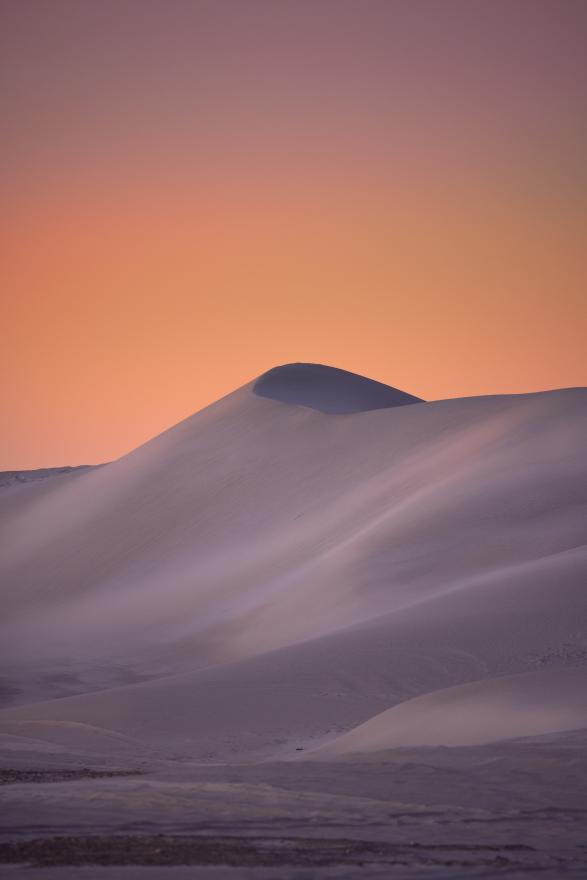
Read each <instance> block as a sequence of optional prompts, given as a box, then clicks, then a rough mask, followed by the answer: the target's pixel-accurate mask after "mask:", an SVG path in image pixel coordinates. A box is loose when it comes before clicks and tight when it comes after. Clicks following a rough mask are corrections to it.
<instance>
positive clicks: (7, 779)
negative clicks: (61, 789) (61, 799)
mask: <svg viewBox="0 0 587 880" xmlns="http://www.w3.org/2000/svg"><path fill="white" fill-rule="evenodd" d="M140 775H141V771H140V770H90V769H89V767H82V768H81V769H79V770H1V769H0V785H17V784H18V783H21V782H37V783H45V782H74V781H75V780H77V779H101V778H103V777H108V778H111V777H112V776H140Z"/></svg>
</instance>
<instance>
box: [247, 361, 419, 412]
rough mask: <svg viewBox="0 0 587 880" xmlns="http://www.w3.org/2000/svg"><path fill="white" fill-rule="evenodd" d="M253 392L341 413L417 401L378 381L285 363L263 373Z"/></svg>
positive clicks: (317, 366) (260, 395) (326, 369)
mask: <svg viewBox="0 0 587 880" xmlns="http://www.w3.org/2000/svg"><path fill="white" fill-rule="evenodd" d="M253 392H254V393H255V394H257V395H259V397H266V398H269V399H270V400H276V401H279V402H280V403H289V404H295V405H298V406H307V407H310V408H311V409H315V410H318V411H319V412H322V413H329V414H331V415H345V414H349V413H358V412H367V411H369V410H374V409H387V408H389V407H394V406H406V405H407V404H411V403H421V400H420V398H419V397H414V396H413V395H412V394H406V393H405V392H404V391H399V390H398V389H397V388H391V387H390V386H389V385H384V384H383V383H382V382H376V381H374V380H373V379H367V378H365V377H364V376H359V375H357V374H356V373H349V372H347V371H346V370H339V369H338V368H336V367H327V366H323V365H322V364H285V365H284V366H281V367H274V368H273V369H271V370H269V371H268V372H267V373H263V375H262V376H260V377H259V378H258V379H257V380H256V382H255V384H254V385H253Z"/></svg>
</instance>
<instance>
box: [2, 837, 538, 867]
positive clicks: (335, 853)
mask: <svg viewBox="0 0 587 880" xmlns="http://www.w3.org/2000/svg"><path fill="white" fill-rule="evenodd" d="M531 851H532V847H529V846H524V845H522V844H507V845H504V846H489V845H486V846H481V845H477V844H465V843H446V844H420V843H408V844H405V843H398V844H393V843H382V842H376V841H365V840H349V839H338V840H332V839H326V838H293V837H279V838H266V837H265V838H250V837H195V836H191V837H188V836H173V835H163V834H158V835H133V836H128V835H108V836H68V837H48V838H41V839H37V840H19V841H10V842H7V843H0V862H1V863H4V864H10V863H11V864H18V863H20V864H22V863H28V864H33V865H34V866H37V867H49V866H55V865H62V866H63V865H104V866H108V865H110V866H112V865H228V866H231V867H243V866H252V867H280V866H295V867H328V866H333V865H342V864H345V865H362V864H386V865H404V866H409V865H414V864H427V865H431V866H432V865H436V866H451V865H452V866H455V867H456V866H458V867H480V866H492V867H506V866H507V867H512V866H515V865H516V860H515V858H514V859H512V858H511V856H512V855H513V854H515V853H517V852H524V853H528V852H531Z"/></svg>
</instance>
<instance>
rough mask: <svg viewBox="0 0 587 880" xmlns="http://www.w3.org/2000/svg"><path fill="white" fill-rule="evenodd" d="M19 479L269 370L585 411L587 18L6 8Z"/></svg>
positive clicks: (88, 4) (202, 4) (7, 436)
mask: <svg viewBox="0 0 587 880" xmlns="http://www.w3.org/2000/svg"><path fill="white" fill-rule="evenodd" d="M0 19H1V20H0V34H1V35H0V59H1V60H0V71H1V73H0V81H1V95H0V101H1V120H2V122H1V125H2V138H1V141H0V152H1V154H2V156H1V158H2V161H1V163H0V178H1V180H0V184H1V187H2V192H3V209H2V212H1V214H0V226H1V229H0V247H1V251H2V254H1V264H0V265H1V268H0V280H1V286H0V290H1V297H2V310H1V315H2V318H3V320H2V344H1V346H0V371H1V372H0V375H1V376H2V382H1V387H0V414H1V419H2V430H1V432H0V469H20V468H33V467H48V466H58V465H65V464H72V465H73V464H79V463H95V462H100V461H107V460H111V459H113V458H116V457H118V456H120V455H122V454H124V453H125V452H127V451H129V450H130V449H132V448H133V447H135V446H137V445H138V444H140V443H142V442H144V441H145V440H147V439H149V438H150V437H152V436H154V435H155V434H157V433H159V432H160V431H162V430H164V429H165V428H167V427H169V426H170V425H172V424H174V423H176V422H177V421H179V420H180V419H182V418H184V417H186V416H188V415H190V414H191V413H193V412H195V411H196V410H198V409H200V408H202V407H203V406H205V405H206V404H208V403H210V402H211V401H213V400H215V399H217V398H218V397H220V396H222V395H224V394H226V393H228V392H230V391H231V390H233V389H234V388H236V387H238V386H240V385H242V384H244V383H245V382H247V381H249V380H250V379H252V378H253V377H255V376H257V375H259V374H260V373H262V372H264V371H265V370H267V369H269V368H270V367H272V366H275V365H277V364H280V363H288V362H292V361H311V362H319V363H326V364H331V365H333V366H338V367H342V368H345V369H348V370H352V371H354V372H357V373H361V374H364V375H367V376H370V377H372V378H375V379H378V380H380V381H383V382H386V383H388V384H390V385H393V386H395V387H399V388H402V389H403V390H405V391H408V392H410V393H412V394H416V395H418V396H421V397H424V398H426V399H439V398H446V397H459V396H468V395H477V394H493V393H517V392H526V391H535V390H541V389H546V388H556V387H565V386H576V385H584V384H587V367H586V358H585V353H584V349H585V339H586V338H587V332H586V331H587V307H586V299H587V298H586V296H585V287H586V285H585V281H586V277H587V258H586V253H587V247H586V244H587V241H586V227H587V175H586V163H585V156H586V155H587V53H586V52H585V45H587V3H585V2H584V0H1V2H0Z"/></svg>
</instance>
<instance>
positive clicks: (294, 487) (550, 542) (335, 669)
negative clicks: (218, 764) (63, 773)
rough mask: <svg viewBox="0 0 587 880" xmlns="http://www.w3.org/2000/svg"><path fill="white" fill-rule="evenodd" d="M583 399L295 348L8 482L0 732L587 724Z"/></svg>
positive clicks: (333, 749) (388, 741) (335, 745)
mask: <svg viewBox="0 0 587 880" xmlns="http://www.w3.org/2000/svg"><path fill="white" fill-rule="evenodd" d="M586 404H587V390H586V389H580V388H578V389H564V390H560V391H550V392H544V393H538V394H526V395H507V396H494V397H478V398H466V399H453V400H444V401H436V402H423V401H420V400H419V399H418V398H416V397H413V396H411V395H409V394H406V393H404V392H402V391H397V390H396V389H393V388H389V387H387V386H384V385H381V384H380V383H377V382H373V381H371V380H369V379H365V378H363V377H360V376H356V375H354V374H351V373H346V372H344V371H342V370H338V369H333V368H330V367H324V366H320V365H314V364H290V365H286V366H283V367H277V368H275V369H273V370H270V371H269V372H268V373H266V374H264V375H263V376H261V377H259V378H258V379H257V380H255V381H253V382H251V383H250V384H248V385H245V386H244V387H242V388H240V389H238V390H237V391H235V392H234V393H233V394H230V395H228V396H227V397H225V398H223V399H222V400H219V401H218V402H217V403H215V404H213V405H212V406H209V407H207V408H206V409H204V410H202V411H201V412H198V413H196V414H195V415H194V416H192V417H191V418H189V419H186V420H185V421H184V422H182V423H180V424H179V425H176V426H175V427H173V428H171V429H170V430H168V431H166V432H164V433H163V434H161V435H160V436H158V437H156V438H154V439H153V440H151V441H150V442H148V443H146V444H145V445H143V446H141V447H139V448H138V449H136V450H134V451H133V452H131V453H129V454H128V455H126V456H124V457H123V458H121V459H119V460H118V461H115V462H112V463H110V464H107V465H104V466H101V467H99V468H88V469H85V470H81V471H80V470H77V469H76V470H74V471H73V472H65V473H64V472H63V471H64V469H59V471H60V476H59V478H55V479H42V480H41V479H36V478H32V477H31V479H30V480H29V478H27V477H26V476H22V477H15V478H10V479H7V480H5V481H4V482H5V483H7V484H11V488H10V487H9V488H7V489H6V491H5V492H4V493H3V492H1V491H0V515H1V516H2V530H1V537H0V584H1V587H0V590H1V594H0V595H1V602H2V615H1V622H0V643H1V646H2V647H1V649H0V650H1V654H2V656H1V662H2V670H3V672H2V686H3V694H4V707H5V708H4V709H3V710H2V711H1V712H0V733H2V732H3V733H4V734H5V735H6V736H10V737H14V736H16V737H23V738H25V739H29V740H30V739H31V738H32V739H33V740H35V741H37V742H46V743H51V744H53V746H54V747H57V746H59V744H61V745H62V746H64V747H67V748H71V747H72V743H76V742H77V743H78V744H79V747H80V748H81V747H82V745H83V744H84V743H85V746H84V747H85V748H87V749H89V750H90V751H92V750H96V751H97V752H112V753H117V750H122V751H124V750H125V749H128V748H129V743H130V744H131V746H130V748H135V749H138V748H144V749H155V750H158V751H160V752H161V753H164V752H166V750H167V751H168V750H169V749H172V750H174V751H175V752H177V753H179V754H184V753H185V754H187V753H189V754H190V755H192V756H195V757H199V758H202V759H209V758H212V759H223V760H224V759H227V758H238V759H242V758H243V757H246V758H247V759H251V760H253V759H256V758H258V759H261V758H268V757H275V756H277V757H279V756H288V755H290V754H292V752H295V747H297V746H295V745H294V744H297V743H300V742H301V743H302V744H303V746H304V748H305V749H311V750H314V749H315V750H316V751H315V752H314V754H315V756H316V757H318V756H320V757H321V758H322V759H330V758H338V757H340V756H343V755H344V754H346V753H351V752H356V751H374V750H375V751H376V750H380V749H387V748H392V747H395V746H403V745H406V744H424V745H428V744H429V745H444V744H445V745H451V744H467V743H478V742H487V741H492V740H500V739H507V738H510V737H518V736H531V735H536V734H542V733H546V732H551V731H560V730H570V729H574V728H577V727H587V705H586V702H585V693H587V590H586V589H585V585H586V577H585V575H586V572H587V551H586V549H585V521H586V514H587V479H586V477H587V458H586V456H585V448H586V445H587V444H586V441H587V431H586V428H587V407H586ZM25 482H26V483H27V486H26V489H25V488H18V487H16V488H15V485H14V484H18V485H23V484H24V483H25ZM57 698H59V699H57ZM23 741H24V739H23ZM133 744H134V745H133ZM299 747H300V748H301V746H299Z"/></svg>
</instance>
